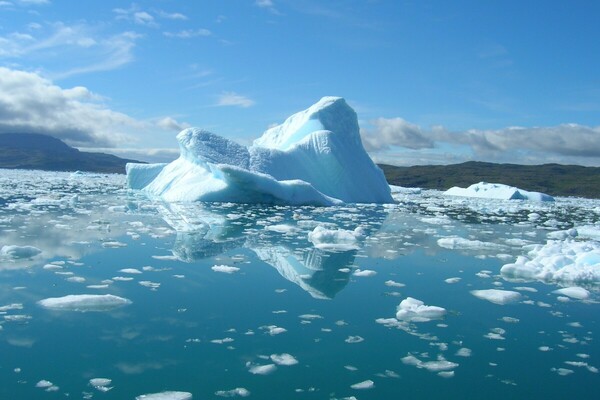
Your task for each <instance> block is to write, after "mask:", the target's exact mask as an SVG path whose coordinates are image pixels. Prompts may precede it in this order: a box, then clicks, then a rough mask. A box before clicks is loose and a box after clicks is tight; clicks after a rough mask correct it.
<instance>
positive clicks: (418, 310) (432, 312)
mask: <svg viewBox="0 0 600 400" xmlns="http://www.w3.org/2000/svg"><path fill="white" fill-rule="evenodd" d="M444 315H446V309H445V308H442V307H437V306H426V305H424V303H423V302H422V301H421V300H417V299H414V298H412V297H407V298H406V299H404V300H402V302H400V305H398V311H397V312H396V319H398V320H400V321H412V322H427V321H431V320H433V319H440V318H443V317H444Z"/></svg>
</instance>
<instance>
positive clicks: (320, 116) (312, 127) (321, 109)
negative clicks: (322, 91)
mask: <svg viewBox="0 0 600 400" xmlns="http://www.w3.org/2000/svg"><path fill="white" fill-rule="evenodd" d="M317 131H329V132H332V133H334V134H336V135H337V136H339V138H340V139H343V140H347V141H353V142H355V143H360V133H359V132H360V131H359V127H358V118H357V116H356V112H354V110H353V109H352V107H350V106H349V105H348V103H346V100H344V99H343V98H342V97H334V96H326V97H323V98H321V100H319V101H318V102H316V103H315V104H313V105H312V106H310V107H309V108H307V109H306V110H304V111H300V112H298V113H296V114H294V115H292V116H291V117H289V118H288V119H286V120H285V122H284V123H283V124H281V125H277V126H275V127H273V128H271V129H268V130H267V131H266V132H265V133H264V134H263V135H262V136H261V137H260V138H258V139H256V140H255V141H254V143H253V145H254V146H259V147H267V148H270V149H277V150H282V151H285V150H289V149H290V148H291V147H293V146H295V145H297V144H298V143H301V142H303V141H304V140H305V139H306V138H307V137H308V136H309V135H311V134H312V133H313V132H317ZM361 146H362V144H361Z"/></svg>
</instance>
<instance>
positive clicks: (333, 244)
mask: <svg viewBox="0 0 600 400" xmlns="http://www.w3.org/2000/svg"><path fill="white" fill-rule="evenodd" d="M362 234H363V233H362V230H361V229H360V228H356V229H355V230H354V231H348V230H345V229H327V228H325V227H324V226H322V225H319V226H317V227H316V228H315V229H313V231H312V232H309V234H308V240H309V242H311V243H312V244H313V245H314V246H315V247H316V248H318V249H321V250H329V251H347V250H355V249H358V248H359V243H358V239H359V238H360V237H361V236H362Z"/></svg>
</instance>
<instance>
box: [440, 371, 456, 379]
mask: <svg viewBox="0 0 600 400" xmlns="http://www.w3.org/2000/svg"><path fill="white" fill-rule="evenodd" d="M437 374H438V376H441V377H442V378H453V377H454V371H441V372H438V373H437Z"/></svg>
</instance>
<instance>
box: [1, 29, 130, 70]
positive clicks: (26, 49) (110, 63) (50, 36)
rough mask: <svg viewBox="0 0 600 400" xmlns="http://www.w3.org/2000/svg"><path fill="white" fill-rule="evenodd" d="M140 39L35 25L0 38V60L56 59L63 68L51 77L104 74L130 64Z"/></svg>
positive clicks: (93, 31)
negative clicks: (102, 72)
mask: <svg viewBox="0 0 600 400" xmlns="http://www.w3.org/2000/svg"><path fill="white" fill-rule="evenodd" d="M140 37H141V36H140V35H139V34H137V33H134V32H122V33H119V34H115V35H109V36H104V35H102V34H99V33H98V32H96V30H95V29H94V27H91V26H89V25H87V24H77V25H66V24H64V23H61V22H58V23H53V24H46V25H45V26H36V27H35V28H32V29H31V32H30V33H22V32H12V33H9V34H7V35H5V36H0V58H7V59H22V60H27V61H29V60H35V61H36V62H39V61H40V60H55V59H60V60H61V63H60V65H62V66H64V68H65V69H64V70H62V71H49V73H50V75H53V76H54V77H66V76H71V75H75V74H83V73H89V72H96V71H107V70H112V69H116V68H119V67H121V66H123V65H125V64H128V63H130V62H132V61H133V59H134V57H133V49H134V48H135V45H136V41H137V40H138V39H139V38H140Z"/></svg>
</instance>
